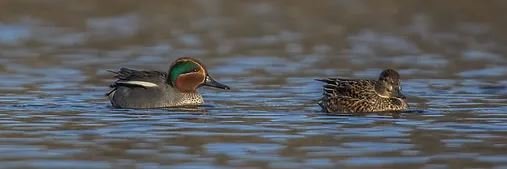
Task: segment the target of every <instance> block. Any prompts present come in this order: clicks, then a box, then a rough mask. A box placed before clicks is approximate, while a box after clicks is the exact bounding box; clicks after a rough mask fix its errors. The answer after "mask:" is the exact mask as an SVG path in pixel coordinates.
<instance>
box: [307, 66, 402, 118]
mask: <svg viewBox="0 0 507 169" xmlns="http://www.w3.org/2000/svg"><path fill="white" fill-rule="evenodd" d="M316 80H317V81H320V82H324V83H325V84H324V86H323V94H322V97H321V98H320V99H319V100H318V104H319V106H320V107H321V108H322V111H323V112H326V113H370V112H401V111H405V110H407V109H408V104H407V101H406V97H405V95H403V94H402V92H401V91H402V88H401V81H400V75H399V73H398V72H397V71H396V70H394V69H385V70H383V71H382V72H381V73H380V75H379V77H378V79H377V80H365V79H346V78H324V79H316Z"/></svg>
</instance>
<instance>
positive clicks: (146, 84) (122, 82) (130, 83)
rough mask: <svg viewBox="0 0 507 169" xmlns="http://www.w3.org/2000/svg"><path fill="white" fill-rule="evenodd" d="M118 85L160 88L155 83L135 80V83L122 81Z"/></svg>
mask: <svg viewBox="0 0 507 169" xmlns="http://www.w3.org/2000/svg"><path fill="white" fill-rule="evenodd" d="M117 83H121V84H129V85H137V86H143V87H158V85H157V84H155V83H151V82H145V81H135V80H134V81H120V82H117Z"/></svg>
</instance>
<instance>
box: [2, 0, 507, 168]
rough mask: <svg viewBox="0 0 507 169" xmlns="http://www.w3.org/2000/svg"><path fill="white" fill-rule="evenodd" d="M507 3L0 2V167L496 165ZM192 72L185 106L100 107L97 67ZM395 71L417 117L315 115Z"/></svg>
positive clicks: (502, 146) (504, 109) (506, 97)
mask: <svg viewBox="0 0 507 169" xmlns="http://www.w3.org/2000/svg"><path fill="white" fill-rule="evenodd" d="M506 2H507V1H502V0H496V1H495V0H489V1H472V0H469V1H461V0H460V1H458V0H456V1H454V0H449V1H409V0H398V1H395V0H390V1H387V0H386V1H358V0H344V1H305V0H300V1H232V0H231V1H228V0H224V1H208V0H194V1H171V2H166V1H121V3H120V2H116V3H114V2H113V1H102V0H95V1H63V0H60V1H58V0H57V1H35V0H34V1H17V0H11V1H8V0H4V1H0V168H51V169H54V168H62V169H67V168H85V169H90V168H147V169H152V168H169V167H171V168H338V167H341V168H365V167H371V168H420V167H421V168H422V167H424V168H493V167H498V168H507V139H506V136H507V78H506V77H507V76H506V74H507V56H506V54H507V48H506V46H507V31H506V30H507V22H506V20H505V16H506V14H507V12H506V9H507V3H506ZM183 55H190V56H195V57H197V58H200V59H201V60H202V61H203V62H205V63H206V64H207V65H208V67H209V71H210V72H211V74H212V75H213V76H214V77H215V78H216V79H217V80H219V81H221V82H223V83H225V84H228V85H229V86H231V87H232V88H233V90H231V91H219V90H209V89H201V92H202V93H203V95H204V97H205V99H206V105H207V106H204V107H200V108H198V109H188V110H186V109H185V110H182V109H162V110H160V109H159V110H128V109H127V110H125V109H113V108H111V107H110V105H109V102H108V101H107V100H106V98H104V97H103V95H104V93H105V92H106V91H107V90H108V88H107V86H108V85H109V83H110V82H111V81H112V80H113V79H112V75H111V74H110V73H109V72H107V71H106V70H107V69H118V68H120V67H130V68H136V69H154V70H167V69H168V64H169V63H170V62H171V61H173V60H174V59H175V58H177V57H178V56H183ZM387 67H391V68H395V69H398V70H399V71H400V73H401V75H402V79H403V82H402V83H403V88H404V92H405V95H407V96H409V97H408V98H409V102H410V106H411V108H412V109H414V110H418V111H415V112H409V113H403V114H400V115H386V114H370V115H362V116H328V115H325V114H324V113H321V112H320V108H319V107H318V106H317V104H316V101H315V100H317V99H318V98H319V96H320V94H321V90H322V89H321V85H322V84H320V83H319V82H316V81H314V80H313V79H315V78H322V77H328V76H337V75H339V76H343V77H351V78H376V76H377V74H378V73H379V72H380V71H381V70H382V69H384V68H387Z"/></svg>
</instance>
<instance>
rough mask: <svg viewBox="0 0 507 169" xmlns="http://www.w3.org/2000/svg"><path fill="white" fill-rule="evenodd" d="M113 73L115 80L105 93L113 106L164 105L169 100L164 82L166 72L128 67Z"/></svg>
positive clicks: (150, 106)
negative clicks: (109, 89) (109, 90)
mask: <svg viewBox="0 0 507 169" xmlns="http://www.w3.org/2000/svg"><path fill="white" fill-rule="evenodd" d="M113 73H115V74H116V75H115V78H117V80H116V81H115V82H114V83H113V84H111V88H112V90H111V92H109V93H108V94H107V95H108V96H109V99H110V101H111V104H112V105H113V106H114V107H121V108H152V107H165V106H166V105H167V104H168V102H170V101H169V100H168V99H169V98H168V95H167V93H168V91H167V87H166V83H165V81H166V77H167V74H166V73H163V72H158V71H137V70H132V69H128V68H121V69H120V71H118V72H113Z"/></svg>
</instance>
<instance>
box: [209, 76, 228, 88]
mask: <svg viewBox="0 0 507 169" xmlns="http://www.w3.org/2000/svg"><path fill="white" fill-rule="evenodd" d="M203 85H204V86H209V87H214V88H219V89H225V90H229V89H231V88H230V87H229V86H227V85H224V84H222V83H219V82H217V81H216V80H215V79H213V78H212V77H211V76H209V75H208V76H206V80H205V81H204V84H203Z"/></svg>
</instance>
